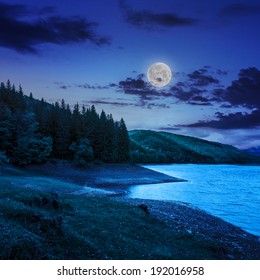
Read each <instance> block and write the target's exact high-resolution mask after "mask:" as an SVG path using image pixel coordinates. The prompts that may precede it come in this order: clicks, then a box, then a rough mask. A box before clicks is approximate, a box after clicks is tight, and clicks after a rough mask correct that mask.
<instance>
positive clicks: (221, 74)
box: [216, 69, 228, 76]
mask: <svg viewBox="0 0 260 280" xmlns="http://www.w3.org/2000/svg"><path fill="white" fill-rule="evenodd" d="M216 73H217V74H218V75H219V76H226V75H227V74H228V71H226V70H221V69H217V70H216Z"/></svg>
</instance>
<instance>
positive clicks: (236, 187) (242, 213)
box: [127, 164, 260, 236]
mask: <svg viewBox="0 0 260 280" xmlns="http://www.w3.org/2000/svg"><path fill="white" fill-rule="evenodd" d="M144 167H146V168H149V169H152V170H155V171H158V172H162V173H164V174H167V175H171V176H174V177H178V178H182V179H186V180H188V182H180V183H164V184H152V185H137V186H133V187H131V188H130V189H129V194H128V195H127V196H128V197H132V198H144V199H156V200H174V201H182V202H187V203H190V204H192V205H194V206H196V207H199V208H200V209H202V210H205V211H207V212H208V213H210V214H213V215H215V216H217V217H220V218H222V219H223V220H225V221H227V222H230V223H232V224H234V225H236V226H239V227H241V228H242V229H244V230H246V231H248V232H250V233H253V234H255V235H258V236H260V166H240V165H201V164H200V165H199V164H170V165H145V166H144Z"/></svg>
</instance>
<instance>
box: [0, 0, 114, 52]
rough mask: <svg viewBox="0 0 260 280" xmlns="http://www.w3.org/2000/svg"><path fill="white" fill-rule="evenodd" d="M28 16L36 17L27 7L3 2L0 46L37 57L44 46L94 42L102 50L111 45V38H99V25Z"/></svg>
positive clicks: (75, 18) (71, 19) (0, 9)
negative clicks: (34, 18)
mask: <svg viewBox="0 0 260 280" xmlns="http://www.w3.org/2000/svg"><path fill="white" fill-rule="evenodd" d="M46 9H47V10H46V11H45V13H47V12H48V13H50V12H51V7H47V8H46ZM39 12H43V10H40V11H39ZM28 15H29V16H31V17H33V16H35V15H36V14H32V12H31V11H29V10H28V8H27V6H25V5H10V4H5V3H2V2H0V46H2V47H5V48H10V49H14V50H16V51H18V52H23V53H37V52H38V49H37V47H38V46H39V45H41V44H44V43H51V44H56V45H63V44H68V43H80V42H85V41H90V42H92V43H94V44H96V45H98V46H101V45H104V44H108V43H109V39H108V38H106V37H100V36H98V35H97V34H96V32H95V28H96V26H97V23H95V22H88V21H86V20H85V19H83V18H80V17H72V18H63V17H60V16H51V17H45V18H43V17H41V18H38V19H36V20H28V19H27V20H25V19H23V17H24V16H27V17H28Z"/></svg>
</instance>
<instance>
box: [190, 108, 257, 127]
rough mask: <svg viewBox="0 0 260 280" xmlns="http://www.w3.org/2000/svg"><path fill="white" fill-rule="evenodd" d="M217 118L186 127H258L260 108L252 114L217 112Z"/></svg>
mask: <svg viewBox="0 0 260 280" xmlns="http://www.w3.org/2000/svg"><path fill="white" fill-rule="evenodd" d="M215 116H216V118H217V120H211V121H199V122H197V123H193V124H190V125H187V126H185V127H210V128H215V129H240V128H246V129H248V128H256V127H259V126H260V110H254V111H252V112H251V113H250V114H247V113H242V112H237V113H231V114H228V115H224V114H223V113H220V112H218V113H216V114H215Z"/></svg>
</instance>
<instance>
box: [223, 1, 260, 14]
mask: <svg viewBox="0 0 260 280" xmlns="http://www.w3.org/2000/svg"><path fill="white" fill-rule="evenodd" d="M252 14H260V5H250V4H242V3H234V4H229V5H226V6H225V7H223V8H222V9H221V11H220V15H222V16H241V15H252Z"/></svg>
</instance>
